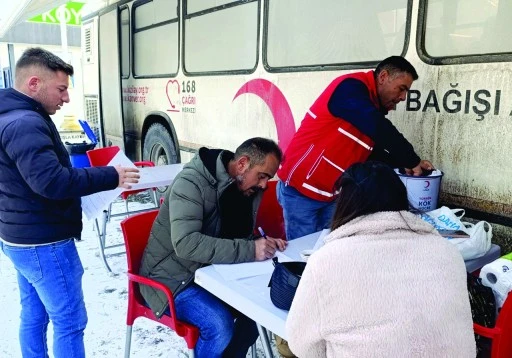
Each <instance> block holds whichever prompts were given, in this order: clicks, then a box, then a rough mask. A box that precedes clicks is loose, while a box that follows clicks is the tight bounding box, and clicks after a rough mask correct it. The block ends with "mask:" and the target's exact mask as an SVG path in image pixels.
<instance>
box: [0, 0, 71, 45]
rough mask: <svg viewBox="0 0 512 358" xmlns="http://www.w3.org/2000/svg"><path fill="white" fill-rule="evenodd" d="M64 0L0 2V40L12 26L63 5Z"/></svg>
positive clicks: (0, 0)
mask: <svg viewBox="0 0 512 358" xmlns="http://www.w3.org/2000/svg"><path fill="white" fill-rule="evenodd" d="M66 2H67V1H66V0H17V1H13V0H0V7H1V8H2V12H1V13H0V38H2V37H3V36H4V35H5V33H6V32H7V31H8V30H9V29H10V28H11V27H12V26H14V25H16V24H17V23H19V22H21V21H25V20H27V19H29V18H31V17H33V16H36V15H38V14H41V13H43V12H46V11H48V10H51V9H53V8H54V7H57V6H60V5H62V4H65V3H66Z"/></svg>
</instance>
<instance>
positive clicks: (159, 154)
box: [143, 123, 178, 200]
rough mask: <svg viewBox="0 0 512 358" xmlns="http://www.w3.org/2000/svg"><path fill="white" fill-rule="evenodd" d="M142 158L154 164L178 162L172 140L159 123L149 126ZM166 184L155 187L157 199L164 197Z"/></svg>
mask: <svg viewBox="0 0 512 358" xmlns="http://www.w3.org/2000/svg"><path fill="white" fill-rule="evenodd" d="M143 158H144V160H150V161H152V162H153V163H155V165H166V164H175V163H177V162H178V156H177V155H176V147H175V146H174V141H173V140H172V137H171V135H170V134H169V132H168V131H167V129H166V128H165V127H164V126H163V125H161V124H160V123H154V124H152V125H151V127H149V129H148V132H147V134H146V138H145V139H144V153H143ZM166 189H167V187H166V186H164V187H159V188H157V191H156V196H157V200H160V198H163V197H164V194H165V190H166Z"/></svg>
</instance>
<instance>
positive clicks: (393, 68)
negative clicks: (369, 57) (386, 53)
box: [375, 56, 418, 81]
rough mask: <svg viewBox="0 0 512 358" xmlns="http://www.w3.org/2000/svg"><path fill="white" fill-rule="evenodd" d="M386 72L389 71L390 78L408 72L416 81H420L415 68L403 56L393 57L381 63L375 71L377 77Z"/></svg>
mask: <svg viewBox="0 0 512 358" xmlns="http://www.w3.org/2000/svg"><path fill="white" fill-rule="evenodd" d="M384 70H387V71H388V73H389V74H390V76H393V75H396V74H398V73H401V72H406V73H408V74H410V75H411V76H412V79H413V80H414V81H416V80H417V79H418V73H417V72H416V69H415V68H414V66H413V65H411V63H410V62H409V61H407V60H406V59H405V58H403V57H401V56H391V57H388V58H386V59H384V60H383V61H382V62H381V63H379V64H378V65H377V68H376V69H375V77H377V76H378V75H379V73H381V72H382V71H384Z"/></svg>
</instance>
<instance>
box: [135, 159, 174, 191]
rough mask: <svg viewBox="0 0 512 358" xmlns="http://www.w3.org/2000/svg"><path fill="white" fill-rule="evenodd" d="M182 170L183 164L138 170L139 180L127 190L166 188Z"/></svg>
mask: <svg viewBox="0 0 512 358" xmlns="http://www.w3.org/2000/svg"><path fill="white" fill-rule="evenodd" d="M182 169H183V164H170V165H159V166H156V167H144V168H139V174H140V179H139V182H138V183H137V184H133V185H132V188H131V189H129V190H138V189H147V188H154V187H159V186H167V185H169V184H171V183H172V181H173V180H174V178H176V175H178V173H179V172H181V170H182Z"/></svg>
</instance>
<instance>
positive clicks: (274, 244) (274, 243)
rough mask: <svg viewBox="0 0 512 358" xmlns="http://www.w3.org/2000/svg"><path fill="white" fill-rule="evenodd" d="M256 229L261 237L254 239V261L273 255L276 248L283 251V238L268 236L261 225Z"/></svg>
mask: <svg viewBox="0 0 512 358" xmlns="http://www.w3.org/2000/svg"><path fill="white" fill-rule="evenodd" d="M258 231H259V232H260V234H261V236H262V237H261V238H259V239H256V240H255V241H254V243H255V256H256V257H255V259H256V261H262V260H266V259H270V258H272V257H274V255H275V253H276V250H279V251H284V249H285V248H286V245H287V242H286V241H285V240H282V239H276V238H273V237H268V236H267V235H266V234H265V231H263V229H262V228H261V227H258Z"/></svg>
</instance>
